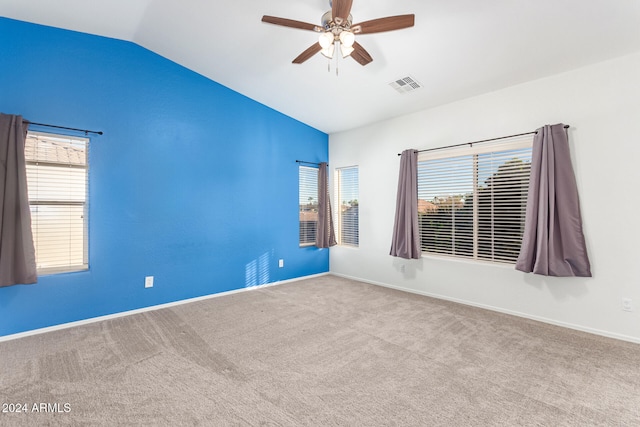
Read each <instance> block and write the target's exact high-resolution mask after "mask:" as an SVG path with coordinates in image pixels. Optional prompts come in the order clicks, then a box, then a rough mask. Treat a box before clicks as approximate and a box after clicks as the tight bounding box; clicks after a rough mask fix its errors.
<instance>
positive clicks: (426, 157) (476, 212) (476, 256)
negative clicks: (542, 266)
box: [417, 135, 533, 265]
mask: <svg viewBox="0 0 640 427" xmlns="http://www.w3.org/2000/svg"><path fill="white" fill-rule="evenodd" d="M532 146H533V135H526V136H523V137H517V138H513V139H510V140H509V141H506V142H504V141H503V142H499V143H490V144H482V145H476V146H469V147H456V148H451V149H445V150H437V151H428V152H422V153H419V155H418V194H417V199H418V204H419V203H420V200H421V197H420V196H421V190H422V191H424V190H423V189H422V186H421V182H420V181H421V180H420V164H421V163H423V162H426V161H432V160H449V159H455V158H459V157H463V156H471V157H472V159H473V160H472V161H473V166H472V168H471V169H472V171H473V172H472V173H473V177H472V180H473V192H472V198H473V205H472V210H473V212H472V244H473V250H472V254H471V256H468V255H460V254H456V253H455V252H456V248H455V244H456V243H454V242H455V238H454V239H453V240H452V241H451V243H450V245H451V248H452V252H454V253H443V252H439V251H429V250H425V247H424V244H423V227H422V218H420V216H419V220H418V221H419V224H418V228H419V235H420V237H419V238H420V248H421V251H422V255H423V256H428V257H438V258H445V259H452V260H464V261H469V262H478V263H488V264H492V265H514V264H515V263H516V259H517V255H516V256H515V259H513V258H510V259H500V258H499V257H496V256H495V253H493V252H492V255H491V257H487V256H481V255H480V253H479V229H480V225H479V218H480V213H481V212H480V206H479V204H480V202H479V194H480V179H479V172H478V156H482V155H489V154H492V153H494V154H497V155H499V154H501V153H506V152H509V151H514V150H523V151H522V153H519V154H520V155H522V154H524V157H525V158H528V159H529V163H528V165H529V167H530V164H531V163H530V162H531V153H532ZM507 161H508V160H505V161H504V162H503V163H502V164H501V165H499V166H497V167H496V172H497V171H498V170H499V168H500V166H502V165H504V164H506V162H507ZM496 172H494V173H493V174H492V175H490V176H491V177H493V176H494V175H495V173H496ZM467 173H468V172H467ZM515 176H517V175H515ZM528 179H529V178H528V177H527V188H526V191H525V193H524V196H523V198H524V202H523V204H522V210H521V211H522V215H521V221H522V224H524V216H525V213H526V199H527V194H528ZM458 195H459V194H458ZM456 196H457V195H456ZM451 197H454V195H453V194H452V195H451ZM423 200H425V201H428V200H426V199H423ZM521 200H522V199H521ZM492 201H493V199H492ZM483 213H486V211H483ZM495 218H496V217H495V216H493V215H492V216H491V217H490V221H491V222H492V223H493V221H495ZM452 227H455V226H452ZM454 234H455V231H454ZM495 243H496V238H495V236H494V235H492V236H491V245H492V248H493V247H494V246H495ZM521 243H522V233H520V236H519V244H520V245H521Z"/></svg>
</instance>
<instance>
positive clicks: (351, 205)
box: [334, 166, 360, 246]
mask: <svg viewBox="0 0 640 427" xmlns="http://www.w3.org/2000/svg"><path fill="white" fill-rule="evenodd" d="M335 178H336V179H335V186H334V194H335V196H336V197H335V199H336V200H337V201H338V208H337V212H336V216H337V221H336V223H337V225H338V226H337V231H338V233H337V234H338V243H339V244H341V245H348V246H358V244H359V235H358V233H359V231H358V228H359V227H358V223H359V208H360V206H359V202H358V191H359V190H358V167H357V166H352V167H346V168H339V169H336V172H335Z"/></svg>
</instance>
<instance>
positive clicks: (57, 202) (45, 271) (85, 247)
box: [25, 130, 91, 276]
mask: <svg viewBox="0 0 640 427" xmlns="http://www.w3.org/2000/svg"><path fill="white" fill-rule="evenodd" d="M30 136H34V137H36V138H51V139H54V140H55V139H57V140H68V141H75V142H78V143H84V149H85V153H84V156H85V158H84V166H81V165H73V164H71V163H63V162H55V161H47V160H39V159H36V160H32V159H28V158H27V152H26V145H27V142H26V140H25V166H26V168H27V170H29V169H31V170H36V169H35V168H37V167H38V166H44V167H56V168H57V167H59V168H72V169H77V170H84V174H83V176H84V179H83V181H84V183H83V186H84V190H83V191H84V193H83V196H84V200H83V201H75V200H61V199H60V198H58V199H55V198H51V199H45V200H35V198H33V197H32V195H31V193H29V207H30V210H31V212H33V209H34V208H37V207H38V206H68V207H73V206H82V263H71V258H70V259H69V260H68V261H69V262H68V263H67V264H66V265H60V266H49V267H40V266H39V264H38V254H37V252H38V246H39V245H37V244H36V231H35V229H34V227H33V224H34V222H33V221H34V215H33V214H32V215H31V218H32V219H31V221H32V233H33V234H34V245H36V265H37V269H36V270H37V274H38V275H39V276H42V275H52V274H62V273H74V272H82V271H87V270H89V205H90V197H89V194H90V193H89V174H90V146H91V139H90V138H89V137H88V136H76V135H69V134H64V133H54V132H43V131H35V130H34V131H31V130H29V131H28V132H27V139H28V138H29V137H30ZM27 175H29V172H28V173H27ZM27 181H28V179H27ZM28 187H29V182H27V188H28ZM38 238H40V236H38Z"/></svg>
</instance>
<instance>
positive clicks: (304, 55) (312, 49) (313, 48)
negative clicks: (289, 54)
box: [293, 42, 322, 64]
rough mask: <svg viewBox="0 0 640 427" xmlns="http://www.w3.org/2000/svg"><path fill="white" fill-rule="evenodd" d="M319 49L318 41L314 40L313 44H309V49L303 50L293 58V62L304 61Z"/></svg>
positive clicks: (320, 47)
mask: <svg viewBox="0 0 640 427" xmlns="http://www.w3.org/2000/svg"><path fill="white" fill-rule="evenodd" d="M321 50H322V46H320V43H318V42H316V43H314V44H313V45H311V47H309V49H307V50H305V51H304V52H302V53H301V54H300V55H298V57H297V58H296V59H294V60H293V63H294V64H302V63H303V62H304V61H306V60H307V59H309V58H311V57H312V56H313V55H315V54H316V53H318V52H320V51H321Z"/></svg>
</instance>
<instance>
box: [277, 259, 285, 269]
mask: <svg viewBox="0 0 640 427" xmlns="http://www.w3.org/2000/svg"><path fill="white" fill-rule="evenodd" d="M278 267H280V268H282V267H284V260H283V259H281V260H278Z"/></svg>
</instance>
